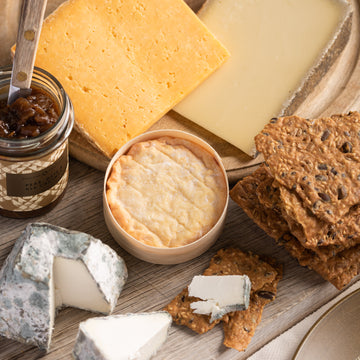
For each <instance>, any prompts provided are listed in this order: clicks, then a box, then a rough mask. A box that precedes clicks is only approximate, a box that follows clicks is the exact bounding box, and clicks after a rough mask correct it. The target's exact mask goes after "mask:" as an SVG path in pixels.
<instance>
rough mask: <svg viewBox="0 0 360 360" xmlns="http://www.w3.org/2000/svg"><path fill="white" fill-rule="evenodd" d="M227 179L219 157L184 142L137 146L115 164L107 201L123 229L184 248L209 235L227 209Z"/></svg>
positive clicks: (160, 141)
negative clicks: (219, 162) (218, 160)
mask: <svg viewBox="0 0 360 360" xmlns="http://www.w3.org/2000/svg"><path fill="white" fill-rule="evenodd" d="M226 195H227V187H226V179H225V176H224V174H223V173H222V171H221V168H220V166H219V164H218V163H217V162H216V160H215V159H214V157H213V156H212V155H211V154H210V153H208V152H207V151H206V150H204V149H203V148H202V147H200V146H198V145H196V144H194V143H192V142H189V141H187V140H184V139H178V138H170V137H163V138H159V139H156V140H150V141H145V142H140V143H137V144H135V145H133V146H132V147H131V148H130V150H129V151H128V153H127V154H126V155H122V156H120V158H119V159H118V160H117V161H116V162H115V163H114V165H113V168H112V171H111V174H110V176H109V179H108V180H107V192H106V196H107V200H108V203H109V206H110V209H111V212H112V214H113V216H114V218H115V219H116V221H117V222H118V223H119V225H120V226H121V227H122V228H123V229H124V230H125V231H126V232H127V233H128V234H130V235H132V236H133V237H134V238H135V239H137V240H139V241H141V242H143V243H144V244H147V245H150V246H156V247H178V246H183V245H187V244H190V243H192V242H194V241H196V240H197V239H199V238H201V237H202V236H203V235H205V234H206V233H207V232H208V231H209V230H210V229H211V228H212V227H213V226H214V225H215V224H216V222H217V221H218V220H219V218H220V216H221V214H222V212H223V211H224V208H225V205H226Z"/></svg>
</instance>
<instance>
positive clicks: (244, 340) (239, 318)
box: [164, 248, 282, 351]
mask: <svg viewBox="0 0 360 360" xmlns="http://www.w3.org/2000/svg"><path fill="white" fill-rule="evenodd" d="M203 275H206V276H211V275H219V276H221V275H247V276H248V277H249V278H250V281H251V293H250V304H249V307H248V308H247V309H246V310H242V311H234V312H231V313H228V314H226V315H225V316H223V317H222V318H221V319H219V320H215V321H213V322H212V323H210V321H209V320H210V316H209V315H200V314H195V313H194V312H193V310H192V309H191V307H190V304H191V303H192V302H194V301H197V300H199V299H198V298H195V297H190V296H189V295H188V288H187V287H186V288H185V289H183V291H182V292H181V293H180V294H178V295H177V296H176V297H175V298H174V299H173V300H172V301H171V302H170V303H169V304H168V305H167V306H166V307H165V308H164V310H166V311H168V312H169V313H170V314H171V316H172V318H173V320H174V322H175V323H176V324H178V325H185V326H187V327H189V328H190V329H191V330H193V331H195V332H197V333H199V334H203V333H205V332H207V331H209V330H211V329H212V328H213V327H214V326H215V325H217V324H218V323H219V322H220V321H221V322H223V329H224V345H225V346H227V347H230V348H234V349H237V350H238V351H244V350H245V349H246V348H247V346H248V345H249V343H250V340H251V338H252V337H253V335H254V333H255V329H256V327H257V326H258V324H259V323H260V320H261V316H262V312H263V309H264V306H265V305H266V304H267V303H269V302H271V301H273V300H274V299H275V295H276V290H277V284H278V282H279V280H280V279H281V277H282V266H280V265H279V264H277V263H276V262H275V261H274V260H272V259H261V258H260V257H259V256H258V255H255V254H252V253H245V252H242V251H240V250H239V249H232V248H230V249H221V250H219V251H218V252H217V254H216V255H215V256H214V257H213V258H212V259H211V261H210V265H209V267H208V268H207V269H206V270H205V271H204V273H203Z"/></svg>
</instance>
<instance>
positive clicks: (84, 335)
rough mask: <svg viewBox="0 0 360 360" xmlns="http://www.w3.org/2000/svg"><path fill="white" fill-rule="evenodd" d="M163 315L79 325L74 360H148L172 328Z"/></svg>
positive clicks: (122, 317)
mask: <svg viewBox="0 0 360 360" xmlns="http://www.w3.org/2000/svg"><path fill="white" fill-rule="evenodd" d="M171 321H172V319H171V316H170V314H169V313H167V312H165V311H159V312H152V313H140V314H126V315H113V316H108V317H103V318H92V319H89V320H86V321H84V322H82V323H80V327H79V332H78V336H77V341H76V344H75V347H74V352H73V355H74V358H75V359H76V360H89V359H97V360H130V359H136V360H147V359H150V358H151V357H152V356H153V355H154V354H155V353H156V352H157V350H158V349H159V348H160V346H161V345H162V344H163V343H164V342H165V340H166V338H167V335H168V331H169V328H170V325H171Z"/></svg>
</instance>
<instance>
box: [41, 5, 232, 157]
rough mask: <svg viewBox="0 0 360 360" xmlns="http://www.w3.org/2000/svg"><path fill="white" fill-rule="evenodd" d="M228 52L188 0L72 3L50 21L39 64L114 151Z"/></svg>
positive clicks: (90, 130) (82, 125)
mask: <svg viewBox="0 0 360 360" xmlns="http://www.w3.org/2000/svg"><path fill="white" fill-rule="evenodd" d="M228 57H229V53H228V52H227V50H226V49H225V48H224V47H223V46H222V45H221V44H220V42H219V41H218V40H216V39H215V37H214V36H213V35H212V34H211V33H210V32H209V31H208V30H207V28H206V27H205V26H204V25H203V24H202V22H201V21H200V20H199V19H198V17H197V16H196V15H195V14H194V13H193V12H192V10H191V9H190V8H189V7H188V6H187V5H186V4H185V3H184V2H183V1H182V0H126V1H124V0H68V1H67V2H65V3H64V4H63V5H61V6H60V7H59V8H58V9H57V11H55V12H54V13H53V15H51V16H50V17H48V18H47V19H46V20H45V22H44V25H43V29H42V32H41V38H40V42H39V48H38V52H37V56H36V65H37V66H39V67H42V68H44V69H46V70H48V71H49V72H50V73H52V74H53V75H54V76H55V77H56V78H58V80H59V81H60V82H61V84H62V85H63V86H64V88H65V90H66V92H67V93H68V95H69V96H70V98H71V100H72V102H73V104H74V108H75V118H76V126H77V127H78V128H79V129H80V130H81V131H82V132H83V133H84V134H87V135H88V137H89V138H90V140H91V141H93V142H94V143H95V144H96V145H97V146H98V147H99V148H100V149H101V150H102V151H103V152H104V153H105V154H106V155H107V156H111V155H113V154H114V152H115V151H116V150H117V149H118V148H119V147H120V146H121V145H123V144H124V143H125V142H126V141H127V140H129V139H131V138H133V137H134V136H136V135H138V134H140V133H141V132H143V131H145V130H146V129H147V128H149V127H150V126H151V125H152V124H153V123H154V122H156V121H157V120H158V119H159V118H160V117H161V116H162V115H163V114H165V113H166V112H167V111H168V110H170V109H171V108H172V107H173V106H174V105H175V104H177V103H178V102H179V101H180V100H181V99H182V98H183V97H184V96H186V95H187V94H188V93H189V92H190V91H192V90H193V89H194V88H195V87H196V86H198V85H199V84H200V83H201V82H202V81H203V80H204V79H205V78H207V77H208V76H209V75H210V74H211V73H212V72H213V71H214V70H215V69H217V68H218V67H219V66H220V65H221V64H222V63H223V62H224V61H225V60H226V59H227V58H228Z"/></svg>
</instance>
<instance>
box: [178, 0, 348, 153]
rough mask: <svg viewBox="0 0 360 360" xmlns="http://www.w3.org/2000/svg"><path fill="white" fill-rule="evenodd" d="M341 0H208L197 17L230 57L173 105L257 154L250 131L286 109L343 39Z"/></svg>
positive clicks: (345, 5)
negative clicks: (184, 97) (212, 33)
mask: <svg viewBox="0 0 360 360" xmlns="http://www.w3.org/2000/svg"><path fill="white" fill-rule="evenodd" d="M351 14H352V13H351V12H350V10H349V4H348V2H347V1H346V0H272V1H269V0H258V1H253V0H242V1H233V0H221V1H218V0H208V1H207V2H206V3H205V5H204V7H203V8H202V9H201V10H200V12H199V17H200V19H201V20H202V21H203V22H204V23H205V24H206V25H207V26H208V27H209V29H210V30H212V31H213V32H214V33H215V34H216V35H217V36H218V38H219V39H220V40H221V41H222V43H223V44H224V45H225V46H226V47H227V48H228V50H229V51H230V53H231V58H230V59H229V61H228V62H227V63H226V64H224V66H222V67H221V68H220V69H219V70H218V71H217V72H216V73H215V74H214V75H213V76H211V77H210V78H209V79H208V80H206V81H205V82H204V83H203V84H202V85H200V86H199V87H198V88H197V89H196V90H195V91H194V92H192V93H191V94H190V95H189V96H188V97H186V99H185V100H183V101H182V102H181V103H180V104H178V105H177V106H176V107H175V110H176V111H177V112H179V113H180V114H182V115H183V116H185V117H186V118H188V119H190V120H192V121H194V122H196V123H198V124H199V125H201V126H203V127H204V128H206V129H208V130H210V131H211V132H213V133H215V134H216V135H218V136H220V137H222V138H223V139H225V140H227V141H228V142H230V143H232V144H233V145H235V146H237V147H238V148H240V149H241V150H243V151H244V152H246V153H247V154H249V155H255V148H254V136H255V135H256V134H257V133H259V132H260V131H261V130H262V128H263V126H264V125H265V124H266V123H267V122H268V121H269V120H270V119H271V118H272V117H274V116H278V115H282V114H290V113H292V112H293V111H294V110H295V109H296V108H297V107H298V105H299V104H300V103H301V101H303V99H304V98H305V97H306V96H307V95H308V94H309V93H310V92H311V90H312V89H313V88H314V86H315V85H316V84H317V83H318V82H319V80H320V78H321V76H323V74H324V73H325V72H326V71H327V69H328V68H329V66H330V65H331V64H332V63H333V61H334V60H335V58H336V57H337V56H338V54H339V53H340V52H341V49H343V47H344V46H345V44H346V42H347V40H348V37H349V31H350V27H351V18H352V16H351Z"/></svg>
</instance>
